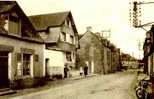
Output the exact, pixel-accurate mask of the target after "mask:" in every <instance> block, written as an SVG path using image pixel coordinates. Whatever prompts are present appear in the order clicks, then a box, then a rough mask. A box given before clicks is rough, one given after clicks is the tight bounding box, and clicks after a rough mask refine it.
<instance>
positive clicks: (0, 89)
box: [0, 88, 10, 92]
mask: <svg viewBox="0 0 154 99" xmlns="http://www.w3.org/2000/svg"><path fill="white" fill-rule="evenodd" d="M8 90H10V88H0V92H3V91H8Z"/></svg>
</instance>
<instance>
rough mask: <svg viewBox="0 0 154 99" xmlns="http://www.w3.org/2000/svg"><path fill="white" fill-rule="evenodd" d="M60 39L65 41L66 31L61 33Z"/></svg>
mask: <svg viewBox="0 0 154 99" xmlns="http://www.w3.org/2000/svg"><path fill="white" fill-rule="evenodd" d="M61 40H62V41H66V33H64V32H62V33H61Z"/></svg>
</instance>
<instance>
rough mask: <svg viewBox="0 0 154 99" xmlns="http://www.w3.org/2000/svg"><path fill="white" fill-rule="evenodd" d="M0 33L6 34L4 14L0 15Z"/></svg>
mask: <svg viewBox="0 0 154 99" xmlns="http://www.w3.org/2000/svg"><path fill="white" fill-rule="evenodd" d="M0 32H2V33H7V32H8V16H7V15H5V14H0Z"/></svg>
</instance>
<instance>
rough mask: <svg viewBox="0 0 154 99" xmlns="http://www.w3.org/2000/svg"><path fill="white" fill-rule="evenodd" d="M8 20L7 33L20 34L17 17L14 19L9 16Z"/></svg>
mask: <svg viewBox="0 0 154 99" xmlns="http://www.w3.org/2000/svg"><path fill="white" fill-rule="evenodd" d="M9 19H10V22H9V32H10V33H17V34H18V33H19V32H20V23H19V19H18V18H17V17H14V16H10V17H9Z"/></svg>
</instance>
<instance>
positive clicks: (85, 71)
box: [84, 65, 88, 76]
mask: <svg viewBox="0 0 154 99" xmlns="http://www.w3.org/2000/svg"><path fill="white" fill-rule="evenodd" d="M84 75H85V76H87V75H88V66H87V65H86V66H85V67H84Z"/></svg>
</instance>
